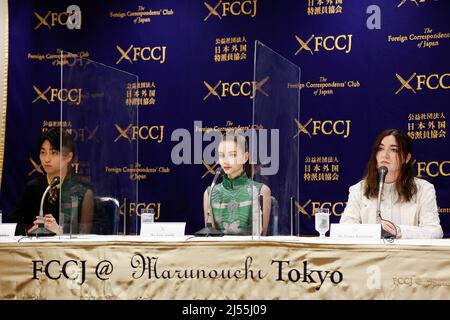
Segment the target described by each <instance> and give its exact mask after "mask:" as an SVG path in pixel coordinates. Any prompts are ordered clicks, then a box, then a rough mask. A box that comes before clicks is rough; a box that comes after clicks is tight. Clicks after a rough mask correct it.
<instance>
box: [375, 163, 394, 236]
mask: <svg viewBox="0 0 450 320" xmlns="http://www.w3.org/2000/svg"><path fill="white" fill-rule="evenodd" d="M387 173H388V168H387V167H385V166H381V167H379V168H378V200H377V219H378V220H379V221H380V223H381V220H384V219H383V218H382V217H381V209H380V207H381V195H382V194H383V187H384V180H386V175H387ZM385 221H387V220H385ZM381 238H384V239H393V238H395V235H394V234H392V233H390V232H388V231H386V230H384V229H383V228H381Z"/></svg>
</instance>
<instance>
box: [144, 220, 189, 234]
mask: <svg viewBox="0 0 450 320" xmlns="http://www.w3.org/2000/svg"><path fill="white" fill-rule="evenodd" d="M185 228H186V222H154V223H143V224H141V233H140V235H141V237H180V236H184V230H185Z"/></svg>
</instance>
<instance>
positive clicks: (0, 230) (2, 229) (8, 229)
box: [0, 223, 17, 237]
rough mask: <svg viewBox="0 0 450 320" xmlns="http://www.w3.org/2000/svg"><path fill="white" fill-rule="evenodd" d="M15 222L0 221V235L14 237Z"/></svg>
mask: <svg viewBox="0 0 450 320" xmlns="http://www.w3.org/2000/svg"><path fill="white" fill-rule="evenodd" d="M16 225H17V223H1V224H0V237H14V233H15V232H16Z"/></svg>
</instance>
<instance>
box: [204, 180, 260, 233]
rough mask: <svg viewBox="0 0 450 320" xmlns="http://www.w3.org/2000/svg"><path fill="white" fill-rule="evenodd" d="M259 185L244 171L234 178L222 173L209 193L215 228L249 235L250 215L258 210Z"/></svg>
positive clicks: (251, 221) (224, 231) (250, 231)
mask: <svg viewBox="0 0 450 320" xmlns="http://www.w3.org/2000/svg"><path fill="white" fill-rule="evenodd" d="M261 187H262V183H258V182H255V181H253V180H251V179H249V178H248V177H247V175H246V173H245V171H243V172H242V173H241V174H240V175H239V176H238V177H236V178H235V179H229V178H228V177H227V176H226V175H224V176H223V181H222V182H221V183H219V184H217V185H216V186H215V187H214V189H213V192H212V195H211V205H212V209H213V215H214V223H215V225H216V229H217V230H220V231H222V232H223V233H224V234H227V235H251V234H252V228H253V218H252V217H254V216H256V215H257V214H259V211H260V206H259V201H258V196H259V194H260V191H261ZM209 192H210V190H209V189H208V193H209Z"/></svg>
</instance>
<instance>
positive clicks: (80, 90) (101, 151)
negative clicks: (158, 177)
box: [59, 52, 139, 236]
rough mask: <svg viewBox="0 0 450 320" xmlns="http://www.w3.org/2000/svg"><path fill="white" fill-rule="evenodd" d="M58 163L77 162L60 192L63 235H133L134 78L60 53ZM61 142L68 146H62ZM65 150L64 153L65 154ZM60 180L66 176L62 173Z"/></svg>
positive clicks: (135, 197)
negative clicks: (131, 208)
mask: <svg viewBox="0 0 450 320" xmlns="http://www.w3.org/2000/svg"><path fill="white" fill-rule="evenodd" d="M60 63H61V90H60V101H61V104H60V105H61V117H60V119H61V122H60V124H59V126H60V128H61V130H62V132H64V133H67V134H69V135H70V136H69V137H66V136H65V135H64V134H63V135H62V138H61V149H60V150H62V152H61V161H62V162H63V163H64V159H66V160H67V159H69V158H67V157H66V156H67V151H66V152H65V151H64V150H68V151H70V150H71V149H70V148H68V147H67V146H68V145H70V143H73V144H74V145H75V147H76V149H75V150H76V152H75V158H74V159H73V161H72V162H71V163H69V168H71V169H70V170H69V173H68V174H67V175H66V177H65V178H64V180H63V181H62V187H61V189H60V197H59V199H60V217H59V221H60V226H63V228H64V230H63V232H64V234H70V235H71V236H72V235H75V234H109V235H117V234H136V232H137V230H136V229H137V227H136V226H137V222H138V217H137V216H136V215H134V216H130V214H129V210H128V208H129V207H130V206H129V204H130V203H139V202H138V187H139V185H138V180H137V179H136V178H135V177H136V172H137V169H138V168H139V161H138V138H137V135H136V130H137V128H139V126H138V125H139V123H138V119H139V116H138V107H137V106H136V105H137V104H136V103H135V102H136V101H135V97H134V91H135V90H136V88H137V87H138V84H139V82H138V80H139V79H138V77H137V76H136V75H134V74H130V73H128V72H125V71H122V70H119V69H117V68H114V67H110V66H107V65H104V64H102V63H98V62H95V61H92V60H89V59H85V58H80V57H78V56H77V55H74V54H71V53H68V52H61V58H60ZM65 139H66V140H67V141H65ZM65 148H66V149H65ZM61 176H64V174H63V172H61Z"/></svg>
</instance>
